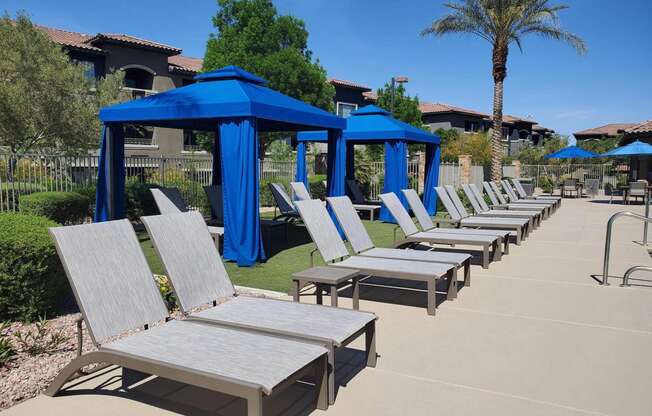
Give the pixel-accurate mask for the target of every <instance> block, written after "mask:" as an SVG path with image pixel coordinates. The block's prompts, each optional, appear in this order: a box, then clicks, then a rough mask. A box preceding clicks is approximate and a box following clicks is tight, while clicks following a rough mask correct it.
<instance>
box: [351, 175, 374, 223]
mask: <svg viewBox="0 0 652 416" xmlns="http://www.w3.org/2000/svg"><path fill="white" fill-rule="evenodd" d="M346 187H347V188H348V190H349V194H350V195H351V201H353V206H354V207H355V210H356V211H366V212H367V213H369V220H370V221H373V220H374V214H375V212H376V211H380V205H379V204H378V201H369V200H367V199H365V197H364V195H362V190H360V187H359V186H358V183H357V182H356V181H355V180H353V179H347V180H346Z"/></svg>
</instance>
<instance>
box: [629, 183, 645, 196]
mask: <svg viewBox="0 0 652 416" xmlns="http://www.w3.org/2000/svg"><path fill="white" fill-rule="evenodd" d="M646 186H647V183H645V182H641V181H637V182H630V183H629V195H631V196H645V187H646Z"/></svg>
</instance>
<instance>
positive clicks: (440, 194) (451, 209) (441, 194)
mask: <svg viewBox="0 0 652 416" xmlns="http://www.w3.org/2000/svg"><path fill="white" fill-rule="evenodd" d="M435 192H437V198H439V200H440V201H441V203H442V204H444V208H446V211H448V215H450V217H451V219H453V220H455V221H459V220H461V219H462V216H461V215H460V212H459V211H458V210H457V208H455V204H453V201H452V200H451V199H450V197H449V196H448V192H446V190H445V189H444V187H443V186H435Z"/></svg>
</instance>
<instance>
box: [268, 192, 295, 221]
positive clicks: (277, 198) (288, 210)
mask: <svg viewBox="0 0 652 416" xmlns="http://www.w3.org/2000/svg"><path fill="white" fill-rule="evenodd" d="M269 190H270V192H271V193H272V196H273V197H274V202H275V203H276V206H275V207H274V221H277V220H283V221H287V222H293V221H295V220H297V219H299V218H300V216H299V213H298V212H297V210H296V209H294V206H293V204H292V200H291V199H290V197H289V196H288V194H287V193H286V192H285V188H284V187H283V185H281V184H280V183H270V184H269ZM276 208H278V210H279V215H276Z"/></svg>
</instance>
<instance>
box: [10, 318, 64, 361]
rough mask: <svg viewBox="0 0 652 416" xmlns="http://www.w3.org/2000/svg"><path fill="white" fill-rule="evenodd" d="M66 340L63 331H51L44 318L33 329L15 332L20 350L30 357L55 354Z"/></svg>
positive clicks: (48, 323)
mask: <svg viewBox="0 0 652 416" xmlns="http://www.w3.org/2000/svg"><path fill="white" fill-rule="evenodd" d="M68 339H69V338H68V336H67V335H66V334H65V333H64V331H63V329H58V330H53V329H51V328H50V322H49V321H48V320H47V319H45V318H39V320H38V321H36V323H35V324H34V328H33V329H27V330H25V331H24V332H23V331H16V342H17V343H18V345H19V346H20V350H21V351H23V352H26V353H27V354H29V355H32V356H34V355H40V354H52V353H55V352H57V351H58V350H59V349H61V346H62V345H63V344H64V343H65V342H66V341H68Z"/></svg>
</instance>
